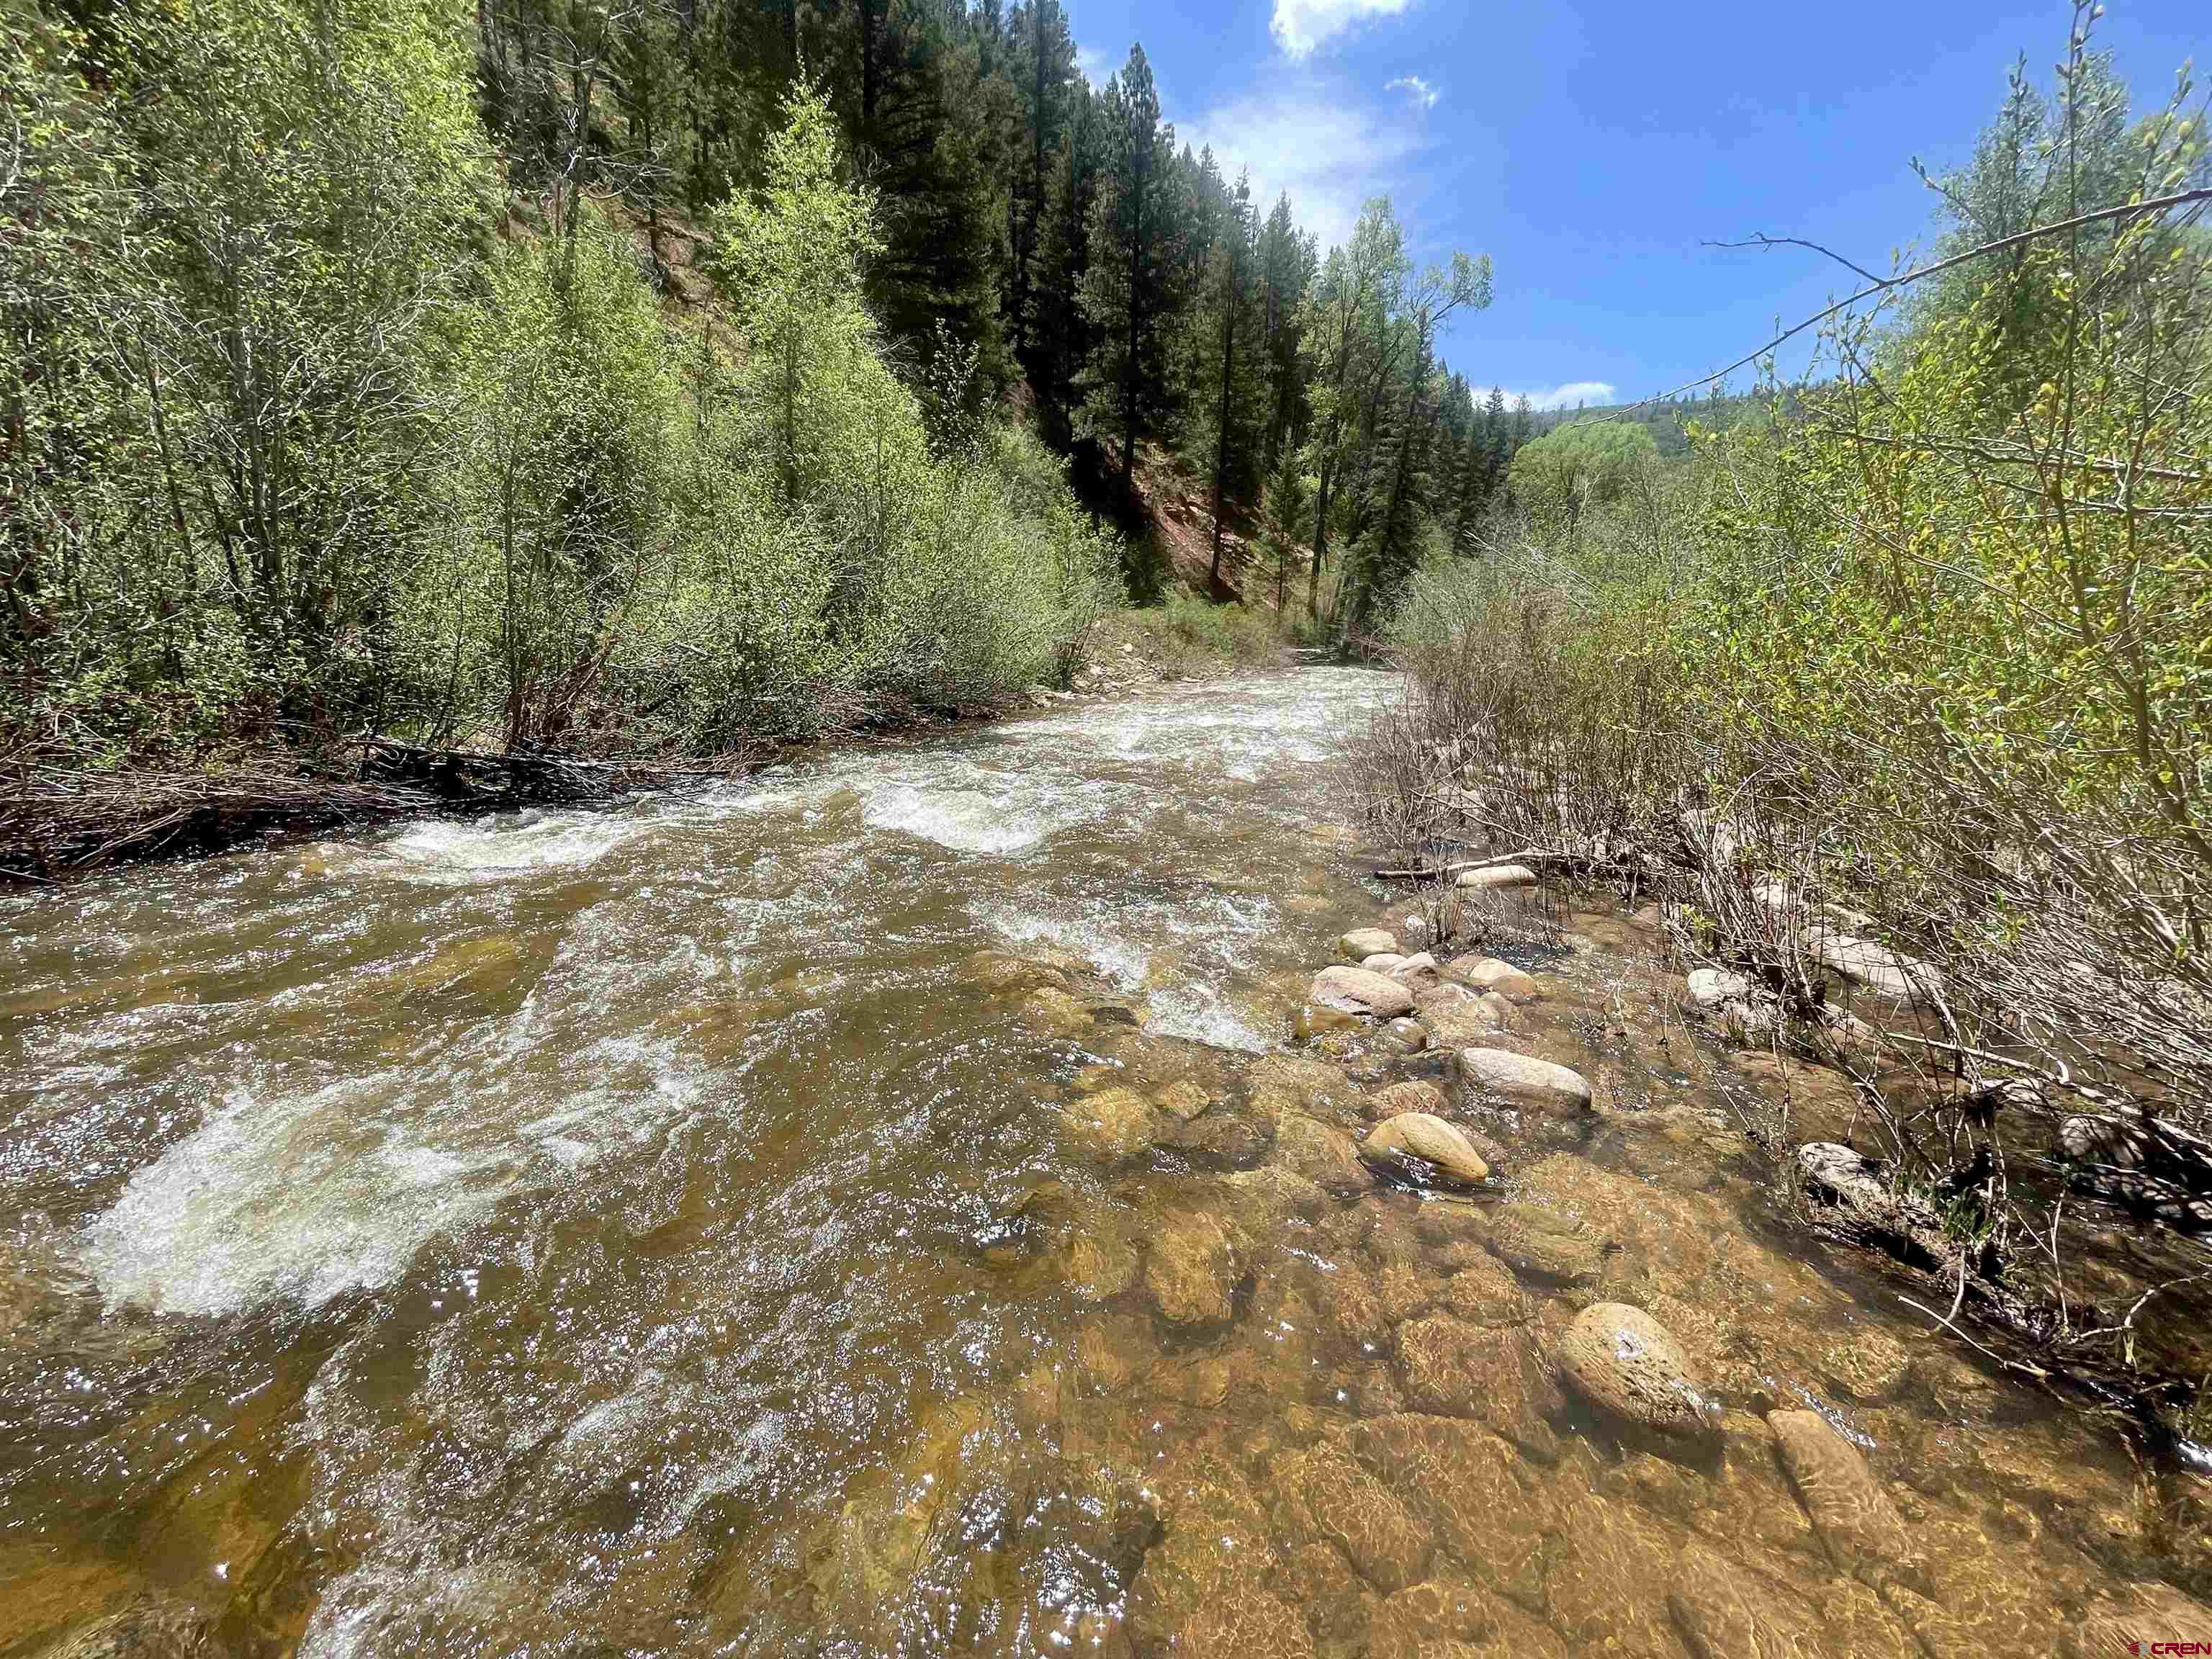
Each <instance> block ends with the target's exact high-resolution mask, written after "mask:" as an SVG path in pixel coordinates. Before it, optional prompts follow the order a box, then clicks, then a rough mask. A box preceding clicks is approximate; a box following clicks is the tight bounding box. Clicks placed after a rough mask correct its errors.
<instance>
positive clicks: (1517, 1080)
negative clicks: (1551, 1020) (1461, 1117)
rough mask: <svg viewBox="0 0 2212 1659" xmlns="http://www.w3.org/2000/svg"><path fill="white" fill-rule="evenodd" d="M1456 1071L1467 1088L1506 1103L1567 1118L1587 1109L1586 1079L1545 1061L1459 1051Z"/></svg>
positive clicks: (1502, 1051)
mask: <svg viewBox="0 0 2212 1659" xmlns="http://www.w3.org/2000/svg"><path fill="white" fill-rule="evenodd" d="M1459 1068H1460V1075H1461V1077H1462V1078H1463V1079H1465V1080H1466V1081H1467V1082H1468V1083H1469V1084H1470V1085H1474V1087H1476V1088H1480V1089H1487V1090H1489V1091H1492V1093H1495V1094H1500V1095H1503V1096H1504V1097H1506V1098H1507V1099H1508V1100H1522V1101H1527V1102H1528V1103H1530V1104H1532V1105H1536V1106H1541V1107H1542V1108H1543V1109H1545V1110H1546V1111H1547V1112H1553V1113H1557V1114H1559V1115H1566V1116H1571V1115H1574V1114H1575V1113H1577V1112H1587V1111H1589V1109H1590V1086H1589V1079H1587V1078H1585V1077H1583V1074H1582V1073H1580V1072H1571V1071H1569V1070H1568V1069H1567V1068H1566V1067H1565V1066H1555V1065H1553V1063H1552V1062H1551V1061H1550V1060H1536V1059H1534V1058H1532V1057H1531V1056H1529V1055H1528V1054H1515V1053H1514V1052H1513V1051H1512V1050H1511V1049H1510V1048H1462V1049H1461V1050H1460V1051H1459Z"/></svg>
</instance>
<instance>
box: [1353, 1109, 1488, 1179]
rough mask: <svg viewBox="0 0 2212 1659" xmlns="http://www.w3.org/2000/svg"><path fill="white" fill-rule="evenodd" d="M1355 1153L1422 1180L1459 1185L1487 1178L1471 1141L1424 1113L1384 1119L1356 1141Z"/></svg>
mask: <svg viewBox="0 0 2212 1659" xmlns="http://www.w3.org/2000/svg"><path fill="white" fill-rule="evenodd" d="M1359 1156H1360V1157H1361V1158H1364V1159H1365V1160H1366V1161H1367V1162H1368V1163H1369V1164H1373V1165H1375V1166H1376V1168H1378V1169H1385V1170H1390V1171H1392V1172H1393V1173H1395V1174H1397V1175H1401V1176H1410V1177H1411V1178H1412V1179H1413V1180H1415V1181H1423V1182H1425V1181H1426V1180H1428V1179H1429V1178H1431V1176H1434V1177H1435V1178H1437V1179H1440V1180H1443V1181H1445V1182H1455V1183H1457V1184H1459V1185H1461V1186H1468V1187H1473V1186H1479V1185H1480V1184H1481V1183H1482V1182H1486V1181H1487V1180H1489V1179H1490V1166H1489V1165H1488V1164H1486V1163H1484V1162H1483V1161H1482V1154H1481V1153H1480V1152H1476V1151H1475V1150H1474V1144H1473V1143H1472V1142H1471V1141H1469V1140H1468V1138H1467V1137H1466V1136H1465V1135H1463V1134H1462V1133H1460V1132H1459V1131H1458V1130H1457V1129H1455V1128H1454V1127H1452V1126H1451V1125H1450V1124H1449V1123H1447V1122H1445V1121H1443V1119H1442V1118H1440V1117H1436V1116H1433V1115H1431V1114H1430V1113H1427V1112H1401V1113H1399V1114H1398V1115H1397V1116H1395V1117H1390V1118H1385V1119H1383V1121H1382V1122H1380V1123H1378V1124H1376V1126H1375V1127H1373V1128H1372V1129H1370V1130H1369V1131H1368V1132H1367V1139H1364V1140H1363V1141H1361V1142H1360V1143H1359Z"/></svg>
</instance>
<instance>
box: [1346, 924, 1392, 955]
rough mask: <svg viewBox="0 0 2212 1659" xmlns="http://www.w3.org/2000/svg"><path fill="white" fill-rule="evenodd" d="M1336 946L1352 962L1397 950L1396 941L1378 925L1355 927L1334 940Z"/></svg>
mask: <svg viewBox="0 0 2212 1659" xmlns="http://www.w3.org/2000/svg"><path fill="white" fill-rule="evenodd" d="M1336 948H1337V949H1338V950H1339V951H1341V952H1343V954H1344V955H1345V956H1346V957H1350V958H1351V959H1352V961H1354V962H1364V961H1365V960H1366V959H1367V958H1368V957H1372V956H1383V955H1390V956H1395V955H1396V954H1397V951H1398V941H1397V940H1396V939H1394V938H1393V937H1391V935H1390V934H1389V933H1387V932H1385V931H1384V930H1383V929H1382V928H1380V927H1355V928H1353V929H1352V931H1351V932H1350V933H1346V935H1345V936H1344V937H1343V938H1342V939H1339V940H1338V941H1337V942H1336Z"/></svg>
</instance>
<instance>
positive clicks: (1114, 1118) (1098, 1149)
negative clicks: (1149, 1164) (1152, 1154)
mask: <svg viewBox="0 0 2212 1659" xmlns="http://www.w3.org/2000/svg"><path fill="white" fill-rule="evenodd" d="M1062 1121H1063V1122H1064V1123H1065V1125H1066V1134H1067V1137H1068V1139H1070V1140H1071V1141H1073V1143H1074V1144H1075V1146H1077V1147H1078V1148H1079V1149H1080V1150H1081V1151H1082V1152H1084V1153H1085V1154H1086V1155H1088V1156H1089V1157H1091V1158H1094V1159H1096V1160H1097V1162H1099V1163H1102V1164H1109V1165H1115V1164H1130V1163H1133V1162H1135V1161H1136V1160H1137V1159H1139V1158H1142V1157H1144V1155H1145V1154H1146V1152H1148V1151H1150V1150H1151V1148H1152V1133H1153V1129H1154V1127H1155V1126H1156V1124H1157V1123H1158V1121H1159V1120H1158V1116H1157V1115H1156V1114H1155V1112H1154V1109H1153V1107H1152V1102H1150V1101H1149V1100H1146V1098H1145V1097H1143V1096H1142V1095H1140V1094H1139V1093H1138V1092H1137V1091H1135V1090H1134V1089H1130V1088H1126V1087H1123V1086H1121V1085H1115V1087H1113V1088H1110V1089H1101V1090H1099V1091H1097V1092H1096V1093H1095V1094H1088V1095H1079V1096H1077V1097H1075V1098H1074V1099H1073V1100H1072V1101H1070V1102H1069V1103H1067V1106H1066V1112H1065V1115H1064V1117H1063V1120H1062Z"/></svg>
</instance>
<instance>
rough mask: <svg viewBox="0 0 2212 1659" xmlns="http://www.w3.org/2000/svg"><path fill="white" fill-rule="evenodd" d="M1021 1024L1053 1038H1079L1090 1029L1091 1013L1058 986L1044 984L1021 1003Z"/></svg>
mask: <svg viewBox="0 0 2212 1659" xmlns="http://www.w3.org/2000/svg"><path fill="white" fill-rule="evenodd" d="M1022 1023H1023V1024H1025V1025H1028V1026H1030V1027H1032V1028H1034V1029H1036V1030H1040V1031H1048V1032H1050V1033H1051V1034H1052V1035H1054V1036H1083V1035H1084V1034H1085V1033H1086V1032H1088V1031H1089V1030H1091V1011H1090V1010H1089V1009H1088V1008H1086V1007H1085V1006H1083V1004H1082V1003H1081V1002H1079V1001H1078V1000H1076V999H1075V998H1074V997H1073V995H1071V994H1069V993H1067V992H1066V991H1063V990H1061V989H1060V987H1058V986H1054V985H1047V986H1044V987H1041V988H1039V989H1037V990H1035V991H1032V992H1031V993H1030V994H1029V996H1028V998H1027V999H1026V1000H1024V1002H1023V1004H1022Z"/></svg>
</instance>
